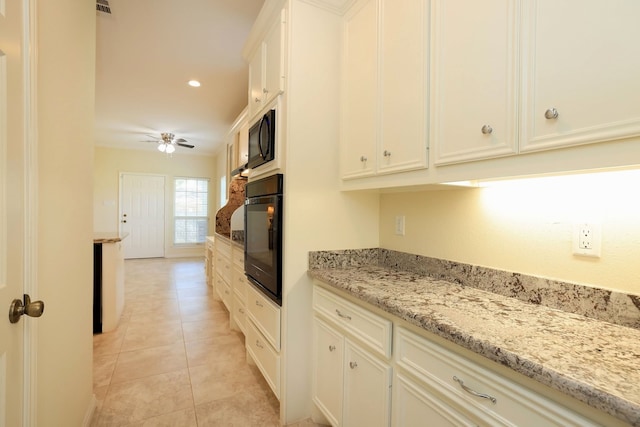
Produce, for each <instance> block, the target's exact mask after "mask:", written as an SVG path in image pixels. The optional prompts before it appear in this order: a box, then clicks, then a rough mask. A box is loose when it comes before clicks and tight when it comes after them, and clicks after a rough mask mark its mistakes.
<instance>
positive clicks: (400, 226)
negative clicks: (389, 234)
mask: <svg viewBox="0 0 640 427" xmlns="http://www.w3.org/2000/svg"><path fill="white" fill-rule="evenodd" d="M396 235H397V236H404V215H397V216H396Z"/></svg>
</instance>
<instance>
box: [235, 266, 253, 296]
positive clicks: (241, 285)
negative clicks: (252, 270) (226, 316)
mask: <svg viewBox="0 0 640 427" xmlns="http://www.w3.org/2000/svg"><path fill="white" fill-rule="evenodd" d="M248 286H249V284H248V283H247V276H245V275H244V270H243V269H238V267H234V269H233V291H234V292H235V293H236V294H238V295H239V296H240V297H241V298H242V301H246V300H247V287H248Z"/></svg>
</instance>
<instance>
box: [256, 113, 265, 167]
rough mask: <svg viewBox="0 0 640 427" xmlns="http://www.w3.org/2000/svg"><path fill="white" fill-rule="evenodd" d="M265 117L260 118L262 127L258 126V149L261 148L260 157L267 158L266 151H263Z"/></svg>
mask: <svg viewBox="0 0 640 427" xmlns="http://www.w3.org/2000/svg"><path fill="white" fill-rule="evenodd" d="M264 120H265V117H262V119H260V127H259V128H258V150H260V157H261V158H263V159H264V158H265V155H264V152H263V151H262V126H263V125H264Z"/></svg>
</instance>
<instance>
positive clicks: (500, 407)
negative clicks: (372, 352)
mask: <svg viewBox="0 0 640 427" xmlns="http://www.w3.org/2000/svg"><path fill="white" fill-rule="evenodd" d="M394 350H395V351H394V361H395V366H396V368H397V369H396V374H395V378H396V380H395V383H396V385H398V384H402V385H399V386H398V387H399V388H400V391H399V390H396V394H395V400H394V415H393V418H394V425H396V426H405V425H409V426H411V425H416V424H412V423H413V421H410V423H409V424H405V423H404V422H405V421H406V420H409V419H410V418H413V415H410V414H413V413H415V414H425V415H427V414H431V415H435V416H436V419H439V420H440V424H438V423H436V422H435V421H433V424H429V425H434V426H440V425H442V426H450V425H480V426H522V427H526V426H531V427H534V426H558V427H560V426H575V427H578V426H581V427H585V426H596V425H598V424H595V423H593V422H592V421H591V420H589V419H587V418H584V417H583V416H581V415H580V414H578V413H576V412H574V411H572V410H569V409H568V408H566V407H564V406H562V405H559V404H557V403H556V402H553V401H551V400H549V399H547V398H546V397H544V396H542V395H540V394H538V393H536V392H534V391H532V390H529V389H528V388H526V387H524V386H522V385H520V384H517V383H515V382H513V381H511V380H509V379H507V378H505V377H503V376H502V375H500V374H498V373H496V372H493V371H490V370H488V369H486V368H484V367H482V366H479V365H478V364H476V363H474V362H472V361H471V360H469V359H467V358H465V357H463V356H461V355H459V354H457V353H455V352H452V351H450V350H448V349H445V348H444V347H442V346H440V345H438V344H436V343H434V342H433V341H431V340H429V339H427V338H425V337H423V336H420V335H418V334H415V333H413V332H411V331H409V330H407V329H404V328H402V327H398V328H396V330H395V346H394ZM405 373H406V374H408V375H405ZM409 376H410V377H413V378H415V380H410V379H408V378H409ZM409 386H410V388H409ZM408 389H410V390H411V391H412V392H413V393H408ZM416 396H421V397H422V399H416ZM431 415H429V416H431Z"/></svg>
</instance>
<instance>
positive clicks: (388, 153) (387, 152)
mask: <svg viewBox="0 0 640 427" xmlns="http://www.w3.org/2000/svg"><path fill="white" fill-rule="evenodd" d="M382 155H383V156H385V157H391V151H387V150H384V152H383V153H382Z"/></svg>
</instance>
